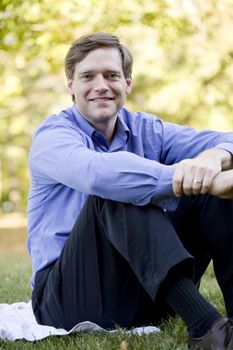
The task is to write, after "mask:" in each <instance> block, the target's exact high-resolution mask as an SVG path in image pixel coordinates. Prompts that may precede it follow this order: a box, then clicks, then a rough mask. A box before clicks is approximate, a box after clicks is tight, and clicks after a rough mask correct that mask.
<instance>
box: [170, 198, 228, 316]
mask: <svg viewBox="0 0 233 350" xmlns="http://www.w3.org/2000/svg"><path fill="white" fill-rule="evenodd" d="M169 216H170V218H171V221H172V224H173V226H174V228H175V230H176V232H177V233H178V235H179V237H180V239H181V241H182V243H183V244H184V246H185V247H186V249H187V250H188V251H189V252H190V253H191V254H192V255H193V256H194V257H195V281H196V282H198V280H200V278H201V277H202V275H203V273H204V271H205V270H206V268H207V266H208V264H209V262H210V260H211V259H213V265H214V270H215V274H216V278H217V281H218V283H219V286H220V288H221V290H222V293H223V297H224V301H225V306H226V311H227V313H228V315H229V316H233V201H232V200H223V199H220V198H217V197H213V196H209V195H201V196H191V197H183V198H182V199H181V200H180V204H179V206H178V208H177V210H176V211H175V212H173V213H169Z"/></svg>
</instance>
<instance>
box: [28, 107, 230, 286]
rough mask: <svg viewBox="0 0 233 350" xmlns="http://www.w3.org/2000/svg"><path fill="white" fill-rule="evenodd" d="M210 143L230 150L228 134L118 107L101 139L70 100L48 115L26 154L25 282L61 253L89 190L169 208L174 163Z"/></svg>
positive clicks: (174, 202) (172, 199)
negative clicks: (28, 265)
mask: <svg viewBox="0 0 233 350" xmlns="http://www.w3.org/2000/svg"><path fill="white" fill-rule="evenodd" d="M212 147H218V148H223V149H225V150H228V151H229V152H230V153H231V154H233V133H222V132H216V131H210V130H205V131H201V132H198V131H196V130H194V129H192V128H189V127H186V126H180V125H176V124H172V123H166V122H163V121H162V120H161V119H159V118H157V117H155V116H153V115H149V114H146V113H142V112H140V113H135V114H133V113H130V112H129V111H128V110H127V109H124V108H123V109H122V110H121V111H120V113H119V115H118V119H117V123H116V130H115V135H114V138H113V141H112V143H111V145H108V143H107V141H106V139H105V137H104V135H103V134H101V133H99V132H97V131H96V130H95V129H94V128H93V127H92V126H91V125H90V124H89V123H88V122H87V121H86V120H85V119H84V118H83V117H82V116H81V115H80V114H79V113H78V111H77V109H76V107H75V105H73V107H72V108H69V109H66V110H64V111H62V112H61V113H60V114H59V115H52V116H50V117H49V118H47V119H46V120H45V121H44V122H43V123H42V124H41V126H40V127H39V128H38V130H37V131H36V133H35V135H34V138H33V143H32V147H31V151H30V157H29V168H30V176H31V185H30V193H29V199H28V221H29V222H28V229H29V236H28V249H29V252H30V254H31V256H32V268H33V275H32V284H33V280H34V276H35V273H36V271H38V270H40V269H42V268H44V267H45V266H47V265H48V264H50V263H51V262H53V261H55V260H56V259H57V258H58V256H59V255H60V253H61V250H62V247H63V245H64V243H65V241H66V239H67V237H68V235H69V233H70V231H71V229H72V227H73V225H74V223H75V221H76V219H77V217H78V216H79V213H80V211H81V209H82V207H83V204H84V202H85V201H86V199H87V196H88V195H97V196H100V197H103V198H108V199H112V200H116V201H120V202H131V203H133V204H135V205H147V204H148V203H151V202H152V203H153V204H155V205H158V206H161V207H162V208H164V209H167V210H174V209H175V208H176V205H177V201H178V199H177V198H176V197H175V196H174V195H173V192H172V176H173V173H174V170H175V168H174V164H175V163H177V162H179V161H180V160H182V159H184V158H193V157H195V156H196V155H197V154H198V153H200V152H201V151H203V150H204V149H208V148H212Z"/></svg>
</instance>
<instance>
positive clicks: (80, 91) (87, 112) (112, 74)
mask: <svg viewBox="0 0 233 350" xmlns="http://www.w3.org/2000/svg"><path fill="white" fill-rule="evenodd" d="M131 83H132V81H131V78H128V79H125V77H124V73H123V70H122V61H121V56H120V52H119V51H118V49H115V48H99V49H96V50H93V51H91V52H90V53H89V54H88V55H87V56H86V57H85V58H84V59H83V60H82V61H81V62H79V63H77V64H76V67H75V72H74V76H73V79H70V80H68V89H69V93H70V94H71V95H74V96H75V104H76V106H77V109H78V111H79V112H80V113H81V114H82V115H83V117H84V118H85V119H86V120H87V121H88V122H89V123H90V124H92V125H93V126H94V127H97V129H98V125H102V126H103V124H104V125H105V124H106V125H108V124H109V123H111V122H113V121H115V120H116V116H117V113H118V112H119V110H120V109H121V108H122V106H123V104H124V102H125V97H126V94H129V93H130V91H131Z"/></svg>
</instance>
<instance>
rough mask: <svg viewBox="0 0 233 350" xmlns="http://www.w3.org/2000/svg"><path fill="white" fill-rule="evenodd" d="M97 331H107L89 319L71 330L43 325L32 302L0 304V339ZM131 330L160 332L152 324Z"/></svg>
mask: <svg viewBox="0 0 233 350" xmlns="http://www.w3.org/2000/svg"><path fill="white" fill-rule="evenodd" d="M96 331H104V332H107V331H106V330H105V329H103V328H101V327H100V326H98V325H97V324H95V323H92V322H89V321H86V322H81V323H78V324H77V325H76V326H74V327H73V328H72V329H71V330H70V331H69V332H68V331H66V330H65V329H61V328H59V329H57V328H54V327H50V326H42V325H39V324H38V323H37V322H36V319H35V317H34V314H33V312H32V306H31V302H28V303H24V302H19V303H14V304H0V339H4V340H10V341H14V340H16V339H25V340H28V341H35V340H40V339H43V338H46V337H48V336H50V335H67V334H70V333H74V332H76V333H78V332H96ZM111 332H114V331H111ZM130 332H131V333H134V334H138V335H142V334H148V333H154V332H159V328H157V327H151V326H148V327H139V328H134V329H133V330H131V331H130Z"/></svg>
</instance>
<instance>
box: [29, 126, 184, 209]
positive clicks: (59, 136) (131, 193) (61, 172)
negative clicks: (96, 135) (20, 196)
mask: <svg viewBox="0 0 233 350" xmlns="http://www.w3.org/2000/svg"><path fill="white" fill-rule="evenodd" d="M89 147H90V146H89ZM174 170H175V169H174V167H171V166H166V165H163V164H160V163H159V162H156V161H154V160H149V159H145V158H143V157H139V156H137V155H136V154H133V153H131V152H127V151H118V152H113V153H108V152H103V153H100V152H96V151H95V150H93V149H91V148H88V140H84V138H83V136H82V135H81V134H80V133H79V132H77V129H75V127H73V128H72V125H71V126H70V127H67V125H61V124H59V123H58V122H57V121H56V122H53V123H50V124H45V125H43V127H42V129H39V131H38V132H37V134H36V136H35V138H34V141H33V145H32V149H31V152H30V172H31V180H32V182H35V183H37V184H38V185H39V186H40V187H41V188H42V187H43V186H47V187H48V186H50V188H51V190H52V189H53V188H54V187H55V186H57V185H59V184H63V185H65V186H67V187H70V188H71V189H75V190H77V191H79V192H82V193H86V194H91V195H97V196H100V197H103V198H108V199H112V200H116V201H122V202H131V203H134V204H135V205H146V204H148V203H150V201H151V198H152V197H154V198H156V200H155V202H156V204H157V205H160V206H161V207H164V208H167V209H171V208H173V207H174V206H176V203H177V200H176V199H175V198H174V195H173V192H172V185H171V184H172V176H173V173H174ZM164 200H165V201H164Z"/></svg>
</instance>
